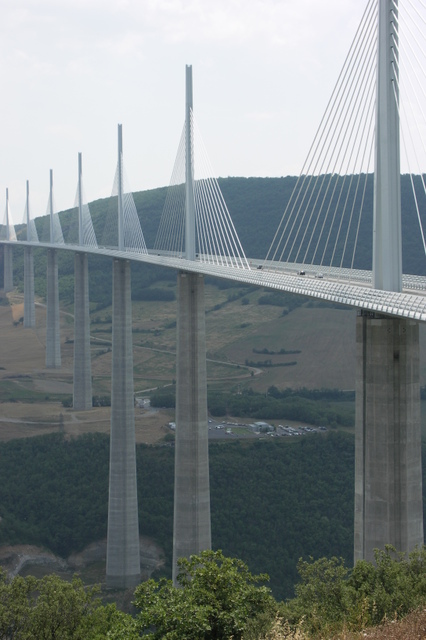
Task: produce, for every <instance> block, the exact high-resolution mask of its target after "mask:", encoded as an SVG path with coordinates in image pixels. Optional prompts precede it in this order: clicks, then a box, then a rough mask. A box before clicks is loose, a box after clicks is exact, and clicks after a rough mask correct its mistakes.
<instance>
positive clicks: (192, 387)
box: [172, 66, 211, 585]
mask: <svg viewBox="0 0 426 640" xmlns="http://www.w3.org/2000/svg"><path fill="white" fill-rule="evenodd" d="M185 74H186V101H185V174H186V175H185V258H186V259H187V260H195V257H196V225H195V200H194V155H193V122H192V109H193V99H192V67H191V66H187V67H186V72H185ZM205 316H206V311H205V302H204V277H203V276H202V275H199V274H196V273H189V272H184V271H180V272H178V276H177V347H176V440H175V494H174V522H173V567H172V576H173V582H174V584H175V585H176V584H177V580H176V578H177V575H178V566H177V561H178V559H179V558H181V557H186V558H189V556H191V555H193V554H198V553H200V552H201V551H205V550H206V549H210V548H211V527H210V480H209V443H208V433H209V432H208V421H207V365H206V319H205Z"/></svg>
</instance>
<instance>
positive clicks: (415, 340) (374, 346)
mask: <svg viewBox="0 0 426 640" xmlns="http://www.w3.org/2000/svg"><path fill="white" fill-rule="evenodd" d="M423 540H424V538H423V500H422V464H421V427H420V385H419V326H418V324H417V323H416V322H414V321H412V320H405V319H401V318H390V317H383V316H379V315H374V314H369V313H363V314H361V315H360V316H359V317H358V318H357V374H356V426H355V538H354V559H355V561H357V560H361V559H366V560H373V559H374V549H376V548H378V549H383V548H384V547H385V545H386V544H391V545H393V546H394V547H395V548H396V549H397V550H398V551H403V552H407V553H408V552H410V551H412V550H413V549H414V548H415V546H416V545H417V546H419V547H420V546H422V545H423Z"/></svg>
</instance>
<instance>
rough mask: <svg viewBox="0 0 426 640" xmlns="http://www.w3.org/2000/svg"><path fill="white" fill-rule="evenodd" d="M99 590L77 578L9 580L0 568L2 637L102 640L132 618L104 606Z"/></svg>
mask: <svg viewBox="0 0 426 640" xmlns="http://www.w3.org/2000/svg"><path fill="white" fill-rule="evenodd" d="M99 590H100V589H99V587H93V588H90V589H86V588H85V587H84V585H83V583H82V581H81V580H79V579H78V578H75V577H74V578H73V580H72V581H71V582H66V581H65V580H61V579H60V578H58V577H57V576H55V575H49V576H45V577H44V578H41V579H40V580H37V579H36V578H34V577H33V576H28V577H26V578H23V577H21V576H16V577H15V578H13V579H12V580H8V579H7V576H6V573H5V572H3V571H0V639H1V640H11V639H12V638H13V640H30V639H32V638H37V640H101V639H103V638H106V637H108V632H109V631H110V630H114V629H120V628H122V629H125V628H128V626H129V621H131V617H130V616H126V614H123V613H122V612H120V611H118V610H117V609H116V606H115V605H106V606H102V604H101V601H100V600H99V599H98V598H97V597H96V595H97V593H98V592H99ZM112 637H117V640H118V638H119V636H112Z"/></svg>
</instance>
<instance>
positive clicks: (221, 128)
mask: <svg viewBox="0 0 426 640" xmlns="http://www.w3.org/2000/svg"><path fill="white" fill-rule="evenodd" d="M365 6H366V0H345V1H344V2H343V1H342V0H321V1H319V0H214V1H213V0H2V2H1V3H0V51H1V59H2V64H1V65H0V86H1V112H2V115H1V118H0V140H1V153H0V212H1V211H2V210H3V211H4V205H2V198H4V200H3V202H5V192H6V188H8V189H9V203H10V209H11V213H12V219H13V222H14V223H19V222H22V221H23V219H24V210H25V189H26V180H29V185H30V203H31V214H32V216H33V217H35V216H37V215H44V214H45V213H46V210H47V202H48V196H49V171H50V169H52V170H53V181H54V202H55V208H56V210H62V209H66V208H70V207H72V206H74V201H75V194H76V188H77V158H78V153H79V152H81V153H82V158H83V176H84V190H85V197H86V200H87V201H89V202H90V201H92V200H95V199H97V198H103V197H107V196H109V195H110V194H111V190H112V185H113V179H114V174H115V168H116V163H117V125H118V123H121V124H122V127H123V151H124V165H125V170H126V174H127V177H128V181H129V185H130V187H131V189H132V191H140V190H145V189H153V188H156V187H160V186H167V185H168V184H169V181H170V177H171V173H172V169H173V164H174V160H175V156H176V152H177V148H178V143H179V140H180V135H181V132H182V127H183V123H184V103H185V65H186V64H191V65H192V69H193V93H194V113H195V117H196V120H197V123H198V126H199V129H200V131H201V134H202V138H203V141H204V145H205V147H206V149H207V153H208V156H209V158H210V162H211V165H212V167H213V170H214V173H215V175H216V177H227V176H247V177H248V176H260V177H265V176H271V177H272V176H286V175H299V173H300V171H301V169H302V165H303V162H304V159H305V157H306V155H307V152H308V150H309V146H310V143H311V142H312V140H313V137H314V135H315V132H316V130H317V127H318V125H319V122H320V119H321V116H322V114H323V112H324V110H325V107H326V104H327V101H328V99H329V97H330V95H331V92H332V90H333V87H334V85H335V83H336V81H337V77H338V73H339V71H340V69H341V67H342V65H343V62H344V59H345V56H346V54H347V52H348V50H349V47H350V45H351V42H352V40H353V38H354V35H355V32H356V29H357V27H358V24H359V22H360V20H361V17H362V14H363V12H364V9H365ZM2 194H4V195H2Z"/></svg>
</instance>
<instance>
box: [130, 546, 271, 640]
mask: <svg viewBox="0 0 426 640" xmlns="http://www.w3.org/2000/svg"><path fill="white" fill-rule="evenodd" d="M178 566H179V574H178V577H177V581H178V586H177V587H175V586H173V584H172V582H171V580H166V579H164V578H163V579H162V580H160V581H159V582H155V581H154V580H148V581H147V582H144V583H142V584H141V585H139V587H137V589H136V591H135V601H134V604H135V605H136V606H137V608H139V609H140V610H141V612H140V613H139V615H138V617H137V622H138V624H139V625H140V627H139V628H140V631H141V632H144V633H147V635H146V638H149V639H151V640H160V639H167V640H181V639H182V638H186V640H210V639H211V640H228V639H229V638H233V640H239V639H241V638H242V637H243V633H245V632H246V631H247V630H249V629H250V628H251V627H252V626H253V625H256V623H258V624H259V625H262V624H263V625H265V624H266V625H267V624H272V620H273V618H274V613H275V610H276V603H275V600H274V599H273V597H272V595H271V592H270V590H269V588H268V587H265V586H256V583H259V582H265V581H266V580H267V579H268V577H267V576H266V575H258V576H254V575H252V574H251V573H250V572H249V570H248V567H247V565H246V564H245V563H244V562H242V561H241V560H238V559H234V558H227V557H225V556H224V555H223V553H222V552H221V551H203V552H202V553H201V554H200V555H194V556H191V557H190V558H189V559H186V558H180V559H179V560H178ZM265 620H266V622H265ZM144 637H145V636H144Z"/></svg>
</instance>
